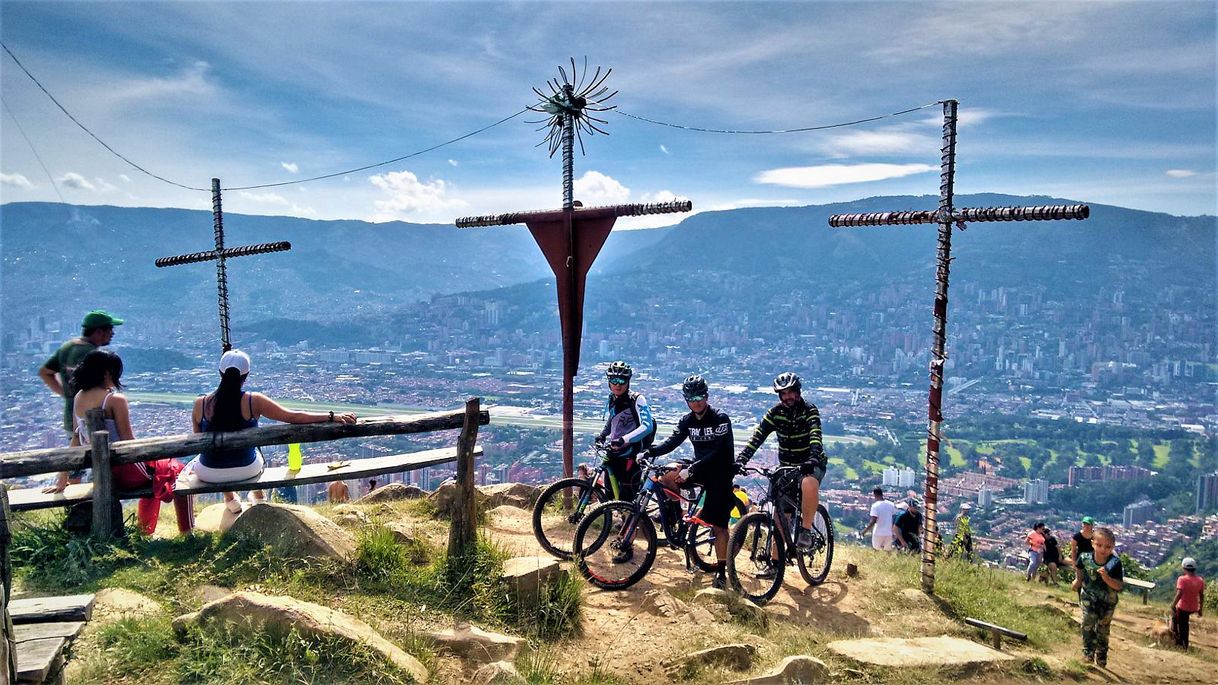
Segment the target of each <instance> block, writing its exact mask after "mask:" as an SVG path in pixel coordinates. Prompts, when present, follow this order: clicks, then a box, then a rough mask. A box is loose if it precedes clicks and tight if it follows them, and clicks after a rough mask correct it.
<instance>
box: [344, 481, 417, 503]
mask: <svg viewBox="0 0 1218 685" xmlns="http://www.w3.org/2000/svg"><path fill="white" fill-rule="evenodd" d="M426 496H427V491H426V490H424V489H423V488H420V487H419V486H417V485H403V484H402V483H390V484H388V485H384V486H381V487H379V488H377V489H375V490H373V491H372V492H370V493H368V494H366V495H364V496H363V497H361V498H359V499H357V500H355V502H354V504H379V503H381V502H395V501H397V500H402V499H419V498H420V497H426Z"/></svg>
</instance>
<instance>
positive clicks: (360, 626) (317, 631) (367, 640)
mask: <svg viewBox="0 0 1218 685" xmlns="http://www.w3.org/2000/svg"><path fill="white" fill-rule="evenodd" d="M258 508H260V507H254V508H253V509H251V510H250V511H254V510H256V509H258ZM192 625H195V626H200V627H206V626H216V627H221V628H222V629H223V630H225V631H234V630H235V631H243V632H246V633H250V634H256V633H262V632H267V631H272V632H284V633H286V632H288V631H290V630H293V629H295V630H296V631H297V632H298V633H300V634H301V635H304V636H310V637H318V638H327V639H337V640H340V641H343V642H348V643H350V644H352V645H356V646H363V647H366V648H370V649H372V650H373V651H375V652H377V653H379V654H381V655H382V656H384V657H385V660H386V661H388V662H390V663H392V664H393V665H394V666H397V667H398V668H400V669H402V670H403V671H405V672H406V673H407V674H409V675H410V677H411V678H412V679H414V681H415V682H417V683H422V682H426V681H427V669H426V668H424V667H423V664H421V663H419V661H418V659H415V658H414V657H412V656H410V655H409V654H407V653H406V652H404V651H402V648H401V647H398V646H397V645H395V644H393V643H392V642H390V641H388V640H386V639H385V638H384V637H382V636H381V634H380V633H378V632H376V631H375V630H373V628H372V626H370V625H368V624H367V623H364V622H363V621H361V620H359V619H357V618H355V617H353V616H349V615H347V614H344V613H343V612H341V611H336V610H334V609H331V608H329V607H325V606H322V605H320V604H313V603H312V602H304V601H301V600H299V599H294V598H292V597H282V596H273V595H263V594H260V593H257V592H236V593H233V594H231V595H229V596H227V597H224V598H223V599H218V600H216V601H214V602H208V603H207V604H204V605H203V606H202V607H200V609H199V610H198V611H196V612H193V613H190V614H183V615H182V616H179V617H177V618H175V619H174V620H173V627H174V630H175V631H176V632H177V633H178V634H179V635H182V634H184V633H185V632H186V630H187V628H188V627H190V626H192Z"/></svg>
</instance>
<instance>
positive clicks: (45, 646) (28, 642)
mask: <svg viewBox="0 0 1218 685" xmlns="http://www.w3.org/2000/svg"><path fill="white" fill-rule="evenodd" d="M93 601H94V596H93V595H91V594H88V595H69V596H67V597H32V598H28V599H15V600H13V601H12V602H10V603H9V607H8V608H9V613H10V614H11V616H12V620H13V624H14V625H13V641H14V643H15V647H16V659H17V682H18V683H48V682H49V683H61V682H63V666H64V658H63V649H64V647H65V646H66V645H67V643H68V642H69V641H70V640H73V639H75V638H76V636H77V635H79V634H80V631H81V630H82V629H83V628H84V626H85V621H88V620H89V617H90V616H92V614H93Z"/></svg>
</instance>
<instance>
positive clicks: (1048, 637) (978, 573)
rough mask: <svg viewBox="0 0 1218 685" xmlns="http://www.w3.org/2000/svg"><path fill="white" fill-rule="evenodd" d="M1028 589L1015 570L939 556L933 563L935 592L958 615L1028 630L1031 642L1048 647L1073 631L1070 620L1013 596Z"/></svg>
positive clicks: (1013, 628) (1070, 636) (1072, 635)
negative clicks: (1023, 602)
mask: <svg viewBox="0 0 1218 685" xmlns="http://www.w3.org/2000/svg"><path fill="white" fill-rule="evenodd" d="M1027 592H1029V590H1028V588H1027V586H1026V584H1025V583H1024V582H1023V581H1022V579H1021V578H1020V577H1019V576H1018V575H1017V574H1014V573H1007V572H1006V571H1002V570H999V569H992V568H987V567H985V566H980V565H976V564H969V563H965V562H962V561H960V560H957V559H941V560H939V562H938V563H937V564H936V566H935V594H936V595H938V596H939V597H940V598H942V599H943V601H944V602H946V604H947V606H948V607H950V610H951V613H954V614H955V615H956V617H957V618H959V619H964V618H967V617H971V618H978V619H981V620H982V621H987V622H989V623H994V624H996V625H1000V626H1004V627H1006V628H1010V629H1012V630H1018V631H1020V632H1022V633H1027V635H1028V641H1029V643H1030V644H1032V645H1034V646H1037V647H1043V648H1048V647H1050V646H1052V645H1054V644H1057V643H1059V642H1061V641H1063V640H1068V639H1072V638H1073V637H1074V635H1075V633H1076V629H1075V626H1074V624H1073V622H1071V621H1070V620H1069V618H1067V617H1066V616H1064V615H1063V614H1061V613H1060V612H1057V611H1054V610H1052V609H1050V608H1048V607H1045V606H1039V605H1031V606H1029V605H1026V604H1020V603H1019V602H1017V601H1016V600H1015V597H1019V596H1021V595H1024V594H1026V593H1027Z"/></svg>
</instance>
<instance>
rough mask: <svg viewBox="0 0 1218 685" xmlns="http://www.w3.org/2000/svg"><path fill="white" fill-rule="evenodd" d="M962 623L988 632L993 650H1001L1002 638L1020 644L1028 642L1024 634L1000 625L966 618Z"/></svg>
mask: <svg viewBox="0 0 1218 685" xmlns="http://www.w3.org/2000/svg"><path fill="white" fill-rule="evenodd" d="M964 622H965V623H967V624H969V625H970V626H973V627H974V628H981V629H982V630H988V631H990V643H991V644H992V645H993V646H994V649H1002V638H1003V637H1004V636H1005V637H1009V638H1011V639H1012V640H1018V641H1020V642H1027V641H1028V636H1027V634H1026V633H1021V632H1019V631H1018V630H1011V629H1010V628H1004V627H1003V626H1000V625H995V624H993V623H988V622H986V621H982V620H981V619H979V618H966V619H964Z"/></svg>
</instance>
